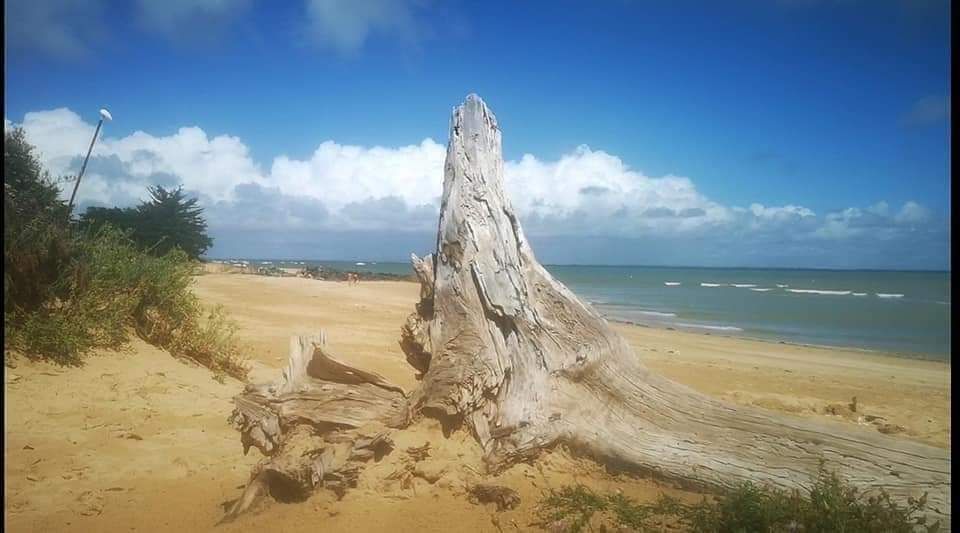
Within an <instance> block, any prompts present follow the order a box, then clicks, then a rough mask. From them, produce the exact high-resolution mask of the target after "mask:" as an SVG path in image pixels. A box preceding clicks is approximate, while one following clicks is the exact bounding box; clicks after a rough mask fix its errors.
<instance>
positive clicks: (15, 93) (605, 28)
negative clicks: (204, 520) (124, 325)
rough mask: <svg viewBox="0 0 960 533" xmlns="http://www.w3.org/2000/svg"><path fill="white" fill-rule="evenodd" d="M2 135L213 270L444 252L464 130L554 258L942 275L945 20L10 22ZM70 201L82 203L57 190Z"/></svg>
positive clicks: (32, 2)
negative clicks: (204, 237) (187, 227)
mask: <svg viewBox="0 0 960 533" xmlns="http://www.w3.org/2000/svg"><path fill="white" fill-rule="evenodd" d="M4 29H5V45H6V46H5V52H4V53H5V57H4V60H5V65H4V74H5V76H4V89H5V91H4V93H5V94H4V128H5V130H9V129H10V128H14V127H22V128H24V130H25V131H26V133H27V138H28V140H29V141H30V142H31V143H32V144H34V145H35V146H36V147H37V149H38V154H39V155H40V157H41V160H42V161H43V163H44V164H45V166H46V167H47V168H48V169H49V170H50V172H51V173H52V174H53V175H55V176H69V175H75V174H76V173H77V172H78V170H79V167H80V165H81V163H82V159H83V155H84V154H85V152H86V149H87V147H88V145H89V142H90V139H91V137H92V136H93V132H94V130H95V128H96V124H97V120H98V118H99V117H98V109H99V108H101V107H106V108H108V109H109V110H110V112H111V113H112V114H113V117H114V120H113V121H112V122H109V123H106V124H105V126H104V128H103V131H102V133H101V135H100V137H99V138H98V141H97V144H96V146H95V148H94V151H93V155H92V156H91V159H90V163H89V165H88V167H87V170H86V174H85V176H84V179H83V183H82V185H81V187H80V190H79V192H78V207H79V209H80V210H83V209H85V208H86V207H88V206H92V205H98V206H114V205H117V206H127V205H135V204H136V203H138V202H139V201H141V200H142V199H144V198H146V189H147V186H150V185H163V186H167V187H171V186H178V185H182V186H183V188H184V189H185V190H186V191H188V192H189V193H190V194H192V195H195V196H196V197H198V198H199V201H200V204H201V205H202V206H203V207H204V209H205V212H206V215H207V219H208V222H209V227H210V233H211V235H212V237H213V238H214V246H213V248H212V249H211V250H210V251H209V253H208V255H209V256H210V257H213V258H229V257H247V258H275V259H284V258H286V259H294V258H295V259H343V260H372V261H389V260H398V261H403V260H406V258H407V257H408V256H409V254H410V252H415V253H417V254H419V255H422V254H424V253H428V252H430V251H432V250H431V249H430V248H431V245H432V244H433V242H434V234H435V231H436V225H437V216H438V213H439V197H440V194H441V186H442V175H443V158H444V155H445V145H446V140H447V133H448V132H447V127H448V123H449V119H450V112H451V109H452V108H453V107H454V106H456V105H458V104H459V103H461V102H462V101H463V100H464V98H465V97H466V95H467V94H469V93H477V94H479V95H480V96H481V97H482V98H483V99H484V100H485V101H486V103H487V104H488V105H489V106H490V107H491V109H492V110H493V111H494V113H495V114H496V115H497V119H498V122H499V124H500V126H501V128H502V130H503V142H504V146H503V153H504V157H505V159H506V162H505V167H504V168H505V174H506V183H507V192H508V194H509V196H510V197H511V200H512V202H513V205H514V206H515V208H516V209H517V211H518V213H519V215H520V219H521V223H522V224H523V226H524V230H525V232H526V233H527V235H528V237H529V239H530V241H531V244H532V245H533V247H534V250H535V252H536V253H537V256H538V258H540V260H541V261H543V262H545V263H563V264H640V265H683V266H754V267H809V268H871V269H940V270H943V269H949V268H950V223H949V222H950V207H951V206H950V179H949V177H950V110H951V102H950V31H951V28H950V4H949V2H948V1H947V0H913V1H906V0H896V1H894V0H890V1H887V0H874V1H866V0H733V1H731V2H712V1H709V2H708V1H703V2H689V1H684V0H679V1H676V2H656V1H646V2H644V1H628V0H602V1H594V2H587V1H582V2H573V1H555V2H549V3H541V2H533V1H521V2H472V1H462V2H461V1H456V0H448V1H441V0H432V1H431V0H345V1H343V0H291V1H289V2H268V1H266V0H194V1H189V0H164V1H159V2H158V1H148V0H134V1H128V2H111V1H107V0H61V1H50V0H8V1H7V2H5V28H4ZM64 190H65V192H64V194H65V195H69V192H70V187H69V186H65V187H64Z"/></svg>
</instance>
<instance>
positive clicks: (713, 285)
mask: <svg viewBox="0 0 960 533" xmlns="http://www.w3.org/2000/svg"><path fill="white" fill-rule="evenodd" d="M700 286H701V287H723V286H724V284H723V283H701V284H700Z"/></svg>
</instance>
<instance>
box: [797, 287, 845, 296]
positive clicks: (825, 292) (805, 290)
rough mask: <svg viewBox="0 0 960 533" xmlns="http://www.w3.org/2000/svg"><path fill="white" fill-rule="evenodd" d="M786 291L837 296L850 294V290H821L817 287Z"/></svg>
mask: <svg viewBox="0 0 960 533" xmlns="http://www.w3.org/2000/svg"><path fill="white" fill-rule="evenodd" d="M787 291H788V292H796V293H802V294H831V295H837V296H844V295H847V294H850V291H822V290H819V289H787Z"/></svg>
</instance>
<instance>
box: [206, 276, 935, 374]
mask: <svg viewBox="0 0 960 533" xmlns="http://www.w3.org/2000/svg"><path fill="white" fill-rule="evenodd" d="M203 264H204V265H212V264H218V265H223V266H221V267H204V270H205V274H231V275H252V276H261V275H262V274H257V273H255V272H250V271H245V270H241V271H238V272H228V271H226V269H225V268H224V267H227V268H229V266H230V265H224V264H223V263H203ZM685 268H699V267H685ZM279 270H282V271H284V272H286V273H288V274H291V275H294V276H296V275H297V272H298V271H302V270H303V268H302V267H301V268H290V267H284V268H280V269H279ZM786 270H791V269H786ZM795 270H796V269H795ZM370 274H373V275H377V274H378V273H377V272H371V273H370ZM383 274H384V275H386V276H390V277H388V278H387V279H366V280H363V281H364V282H365V283H371V282H377V281H380V282H382V281H387V282H390V281H395V282H399V283H410V284H412V285H416V286H418V287H419V283H418V282H417V281H416V280H415V279H404V278H400V277H392V276H393V275H391V274H389V273H383ZM315 281H331V282H336V281H338V280H315ZM571 290H572V289H571ZM578 298H580V299H581V301H583V302H584V303H587V304H588V305H590V306H591V307H593V308H594V309H595V310H596V311H597V312H598V313H600V315H601V316H602V317H603V318H604V319H605V320H607V321H608V322H611V323H616V324H624V325H628V326H636V327H643V328H651V329H657V330H663V331H679V332H682V333H689V334H694V335H703V336H708V337H717V338H731V339H742V340H747V341H755V342H762V343H769V344H781V345H787V346H797V347H803V348H813V349H818V350H832V351H837V350H843V351H852V352H860V353H864V354H867V355H873V356H878V357H889V358H894V359H908V360H916V361H928V362H933V363H943V364H946V365H947V366H948V367H949V366H950V362H951V359H950V355H951V354H950V352H947V353H945V354H931V353H924V352H895V351H892V350H886V349H882V348H866V347H863V346H858V345H840V344H818V343H812V342H802V341H797V340H789V339H785V338H780V337H774V336H770V337H763V336H755V335H750V334H749V333H747V332H746V331H742V333H743V334H737V333H729V332H726V331H718V332H711V331H697V330H696V328H684V327H677V326H673V325H667V324H662V325H661V324H656V323H645V322H637V321H635V320H629V319H623V318H617V317H615V316H612V315H609V314H607V313H603V312H601V311H600V309H598V308H597V306H596V305H595V304H594V303H593V302H591V301H589V300H586V299H584V298H582V297H580V296H578Z"/></svg>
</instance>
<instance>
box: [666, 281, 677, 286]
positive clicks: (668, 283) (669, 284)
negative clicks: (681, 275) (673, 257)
mask: <svg viewBox="0 0 960 533" xmlns="http://www.w3.org/2000/svg"><path fill="white" fill-rule="evenodd" d="M663 284H664V285H666V286H667V287H676V286H677V285H680V282H679V281H664V282H663Z"/></svg>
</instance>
